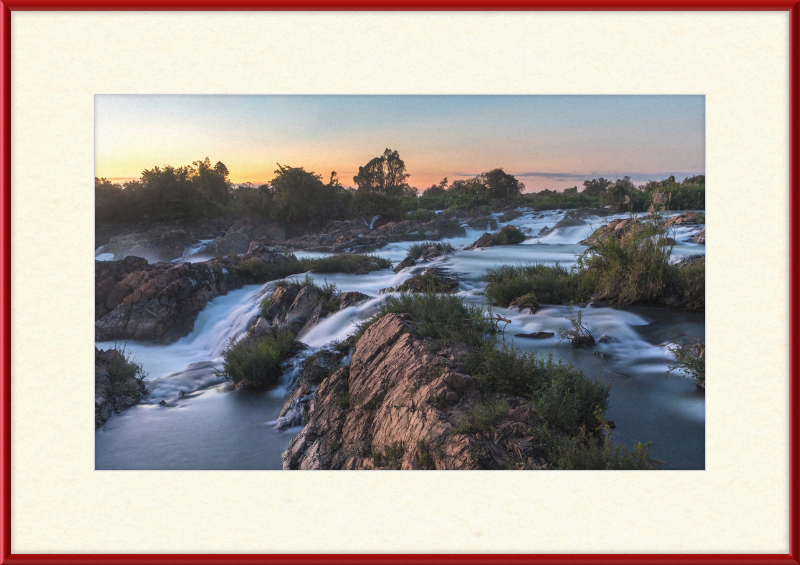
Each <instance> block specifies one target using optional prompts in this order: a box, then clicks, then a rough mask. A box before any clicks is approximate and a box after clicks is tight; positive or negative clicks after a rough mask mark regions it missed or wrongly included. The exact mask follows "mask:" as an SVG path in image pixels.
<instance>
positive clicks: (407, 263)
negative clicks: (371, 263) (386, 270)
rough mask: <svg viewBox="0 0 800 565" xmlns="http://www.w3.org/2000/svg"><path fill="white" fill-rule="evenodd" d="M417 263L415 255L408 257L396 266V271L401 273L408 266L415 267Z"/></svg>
mask: <svg viewBox="0 0 800 565" xmlns="http://www.w3.org/2000/svg"><path fill="white" fill-rule="evenodd" d="M416 264H417V262H416V261H415V260H414V258H413V257H406V258H405V259H403V260H402V261H400V263H399V264H398V265H397V266H396V267H395V268H394V272H395V273H399V272H400V271H402V270H403V269H406V268H408V267H413V266H414V265H416Z"/></svg>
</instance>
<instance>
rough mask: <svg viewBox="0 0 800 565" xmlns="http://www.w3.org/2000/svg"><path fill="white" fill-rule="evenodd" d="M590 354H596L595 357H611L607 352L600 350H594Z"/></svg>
mask: <svg viewBox="0 0 800 565" xmlns="http://www.w3.org/2000/svg"><path fill="white" fill-rule="evenodd" d="M592 355H596V356H597V357H600V359H611V355H609V354H608V353H601V352H600V351H596V350H595V351H594V352H593V353H592Z"/></svg>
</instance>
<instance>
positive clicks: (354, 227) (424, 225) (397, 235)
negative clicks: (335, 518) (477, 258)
mask: <svg viewBox="0 0 800 565" xmlns="http://www.w3.org/2000/svg"><path fill="white" fill-rule="evenodd" d="M464 234H466V230H465V229H464V228H463V227H462V226H461V224H459V223H458V222H457V221H455V220H452V219H443V218H436V219H434V220H431V221H430V222H421V221H417V220H403V221H402V222H389V223H388V224H384V225H382V226H380V227H377V228H375V229H372V230H371V229H369V228H368V227H367V226H366V225H364V223H363V222H361V221H358V220H347V221H339V222H334V223H333V224H332V225H331V226H330V227H328V228H325V229H324V230H322V231H321V232H320V233H318V234H307V235H303V236H298V237H294V238H292V239H288V240H286V241H285V242H284V243H283V245H284V246H285V248H286V249H289V250H293V249H303V250H308V251H324V252H333V253H338V252H342V251H348V250H349V251H358V250H365V249H373V248H376V247H379V246H381V245H384V244H386V243H391V242H397V241H419V240H426V239H433V240H436V239H442V238H446V237H459V236H463V235H464Z"/></svg>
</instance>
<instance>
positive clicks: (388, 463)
mask: <svg viewBox="0 0 800 565" xmlns="http://www.w3.org/2000/svg"><path fill="white" fill-rule="evenodd" d="M404 453H405V449H404V448H403V446H402V444H400V443H399V442H397V443H394V444H392V445H389V446H386V447H385V448H384V449H383V450H379V449H373V450H372V460H373V461H374V462H375V466H376V467H389V468H391V469H395V470H397V469H400V465H401V464H402V460H403V454H404Z"/></svg>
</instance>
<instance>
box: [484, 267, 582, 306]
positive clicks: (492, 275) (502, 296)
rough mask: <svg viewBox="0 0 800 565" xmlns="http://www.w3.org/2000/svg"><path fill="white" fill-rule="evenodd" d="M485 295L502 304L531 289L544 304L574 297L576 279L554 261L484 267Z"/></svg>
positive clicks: (505, 304)
mask: <svg viewBox="0 0 800 565" xmlns="http://www.w3.org/2000/svg"><path fill="white" fill-rule="evenodd" d="M483 280H484V281H486V282H487V283H488V284H487V285H486V297H487V298H488V299H489V300H491V301H492V303H493V304H497V305H499V306H503V307H506V306H508V305H509V304H511V302H512V301H514V299H516V298H518V297H520V296H524V295H526V294H530V293H533V294H534V296H535V298H536V300H537V301H539V302H543V303H545V304H561V303H562V302H571V301H575V299H576V297H577V295H578V290H577V285H576V284H575V283H576V281H575V279H573V278H572V277H571V276H570V273H569V271H568V270H567V269H565V268H564V267H562V266H560V265H559V264H558V263H556V265H555V266H552V267H551V266H547V265H541V264H536V265H519V266H512V265H501V266H500V267H497V268H496V269H488V270H487V271H486V273H485V274H484V276H483Z"/></svg>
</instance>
